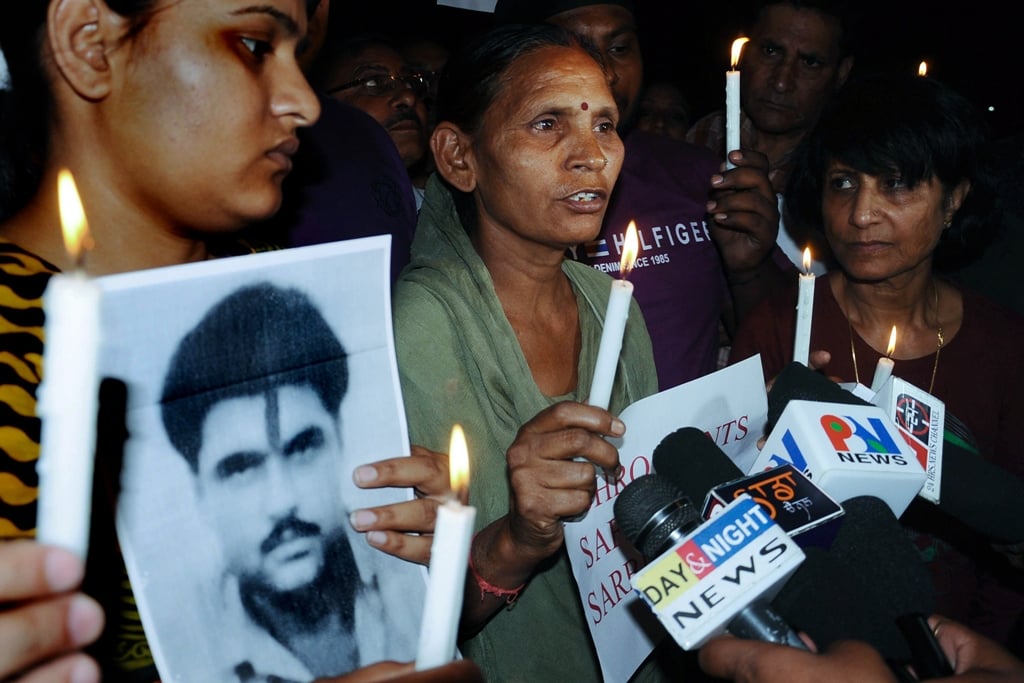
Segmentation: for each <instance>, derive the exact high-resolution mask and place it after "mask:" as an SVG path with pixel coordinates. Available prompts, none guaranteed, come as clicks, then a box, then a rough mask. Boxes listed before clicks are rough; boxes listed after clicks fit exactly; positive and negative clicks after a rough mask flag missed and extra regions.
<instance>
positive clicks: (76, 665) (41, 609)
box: [0, 541, 103, 683]
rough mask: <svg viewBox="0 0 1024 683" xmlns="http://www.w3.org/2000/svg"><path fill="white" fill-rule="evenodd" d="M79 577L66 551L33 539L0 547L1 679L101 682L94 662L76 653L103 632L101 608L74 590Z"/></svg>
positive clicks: (75, 560) (76, 562)
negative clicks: (11, 677) (20, 676)
mask: <svg viewBox="0 0 1024 683" xmlns="http://www.w3.org/2000/svg"><path fill="white" fill-rule="evenodd" d="M83 573H84V567H83V566H82V563H81V561H79V560H78V558H77V557H75V556H74V555H73V554H71V553H70V552H68V551H66V550H63V549H60V548H52V547H48V546H44V545H41V544H39V543H36V542H34V541H12V542H8V543H0V605H2V607H0V678H2V679H4V680H7V678H8V677H9V676H12V675H14V674H15V673H19V674H20V675H22V676H25V677H26V679H27V680H32V681H70V680H74V681H76V683H86V682H88V681H99V680H100V671H99V667H98V666H97V665H96V662H95V661H93V660H92V659H90V658H89V657H87V656H86V655H84V654H81V653H78V652H76V650H79V649H80V648H83V647H85V646H86V645H89V644H90V643H92V642H93V641H95V640H96V639H97V638H98V637H99V635H100V633H101V632H102V630H103V610H102V609H100V606H99V605H98V604H96V602H95V601H93V599H92V598H89V597H87V596H85V595H83V594H81V593H74V592H72V591H73V590H74V589H75V588H76V587H77V586H78V585H79V584H80V583H81V581H82V575H83ZM28 677H31V678H30V679H29V678H28ZM19 680H20V679H19Z"/></svg>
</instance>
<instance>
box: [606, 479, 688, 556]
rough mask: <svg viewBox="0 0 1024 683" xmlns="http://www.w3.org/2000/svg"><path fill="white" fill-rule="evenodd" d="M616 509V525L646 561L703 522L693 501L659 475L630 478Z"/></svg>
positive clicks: (616, 500) (616, 502) (619, 496)
mask: <svg viewBox="0 0 1024 683" xmlns="http://www.w3.org/2000/svg"><path fill="white" fill-rule="evenodd" d="M614 509H615V524H616V525H617V526H618V528H619V530H620V531H621V532H622V533H623V534H624V535H625V536H626V538H628V539H629V540H630V542H631V543H632V544H633V546H634V547H635V548H636V549H637V550H639V551H640V553H641V554H642V555H643V556H644V558H645V559H647V560H652V559H654V558H655V557H657V556H658V555H660V554H661V553H663V552H664V551H665V550H668V548H669V547H670V546H671V543H672V540H673V538H675V537H676V536H677V535H679V534H685V533H687V532H688V531H689V530H690V529H693V528H694V527H696V526H698V525H699V524H700V523H701V521H702V519H701V517H700V513H699V511H698V510H697V509H696V508H695V507H694V506H693V503H692V501H690V500H689V499H688V498H687V497H686V496H684V495H683V493H682V492H681V491H680V490H679V488H678V487H676V486H675V485H673V484H672V482H670V481H669V480H668V479H665V478H664V477H660V476H658V475H656V474H645V475H643V476H640V477H637V478H636V479H634V480H633V481H631V482H630V483H629V484H628V485H627V486H626V488H624V489H622V492H621V493H620V494H619V495H618V496H617V497H616V498H615V504H614Z"/></svg>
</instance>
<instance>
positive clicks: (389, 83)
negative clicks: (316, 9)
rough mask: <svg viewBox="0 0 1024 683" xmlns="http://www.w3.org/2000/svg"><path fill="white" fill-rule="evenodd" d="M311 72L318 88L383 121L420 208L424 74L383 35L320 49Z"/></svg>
mask: <svg viewBox="0 0 1024 683" xmlns="http://www.w3.org/2000/svg"><path fill="white" fill-rule="evenodd" d="M315 78H316V81H317V83H318V84H319V85H320V87H321V90H322V91H323V92H325V93H327V94H328V95H330V96H331V97H334V98H335V99H338V100H340V101H342V102H346V103H348V104H351V105H352V106H354V107H356V108H357V109H362V110H363V111H364V112H366V113H367V114H369V115H370V116H372V117H373V118H374V119H376V121H377V122H378V123H379V124H381V125H382V126H384V129H385V130H387V132H388V135H390V136H391V139H392V140H393V141H394V143H395V147H396V148H397V149H398V155H399V156H400V157H401V158H402V162H403V163H404V164H405V167H406V169H407V170H408V172H409V176H410V178H411V180H412V182H413V187H414V189H415V190H416V208H417V209H419V206H420V203H421V202H422V200H423V185H424V183H425V181H426V173H425V172H424V171H425V166H426V163H425V159H426V157H427V138H428V136H429V133H430V131H429V130H428V126H427V105H426V97H427V95H428V93H429V82H428V80H427V79H426V77H424V76H423V75H422V74H420V73H417V72H414V71H413V70H412V68H411V67H410V66H409V64H408V62H406V60H405V58H404V57H403V56H402V54H401V53H400V52H399V51H398V50H397V49H396V48H395V47H394V46H392V45H391V43H390V42H388V40H387V39H385V38H382V37H378V36H357V37H353V38H350V39H348V40H345V41H342V42H340V43H339V44H338V45H337V46H336V47H333V48H328V49H327V50H325V52H324V54H323V55H322V56H321V62H320V64H319V65H318V71H317V74H316V76H315ZM419 180H422V181H423V182H418V181H419Z"/></svg>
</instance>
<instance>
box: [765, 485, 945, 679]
mask: <svg viewBox="0 0 1024 683" xmlns="http://www.w3.org/2000/svg"><path fill="white" fill-rule="evenodd" d="M843 508H844V509H845V511H846V514H845V515H844V516H843V518H842V519H841V520H840V526H839V530H838V532H837V534H836V538H835V540H834V541H833V543H832V545H831V546H830V547H829V548H828V549H827V550H826V549H823V548H807V549H805V552H806V553H807V558H808V559H807V561H806V562H805V563H804V564H803V565H802V566H801V567H800V569H798V570H797V572H796V573H795V574H794V575H793V578H792V579H791V580H790V581H789V582H788V583H787V584H786V585H785V586H784V587H783V588H782V590H781V591H779V594H778V595H777V596H776V598H775V600H773V601H772V607H774V608H775V610H776V611H777V612H778V613H779V614H780V615H782V616H783V617H784V618H785V619H786V620H787V621H788V622H789V623H791V624H793V626H794V627H796V628H799V629H801V630H803V631H806V632H807V634H808V635H810V636H811V638H813V639H814V641H815V642H816V643H817V644H818V645H819V646H820V647H827V646H828V645H829V644H831V643H832V642H834V641H836V640H842V639H855V640H862V641H865V642H867V643H868V644H870V645H871V646H872V647H874V648H875V649H876V650H878V651H879V652H880V653H881V654H882V656H883V657H885V658H886V659H888V660H890V661H896V662H904V663H905V662H907V661H909V660H910V659H912V655H913V653H912V651H911V650H910V649H909V648H908V645H907V641H906V639H905V638H904V636H903V633H902V631H901V630H900V629H899V627H898V621H899V620H900V619H901V618H903V617H906V616H907V615H911V614H918V613H922V614H931V613H932V612H933V611H934V605H935V594H934V591H933V588H932V579H931V575H930V574H929V571H928V567H927V565H926V564H925V563H924V562H923V561H922V560H921V558H920V555H919V554H918V551H917V549H916V547H915V546H914V544H913V542H912V541H911V540H910V537H909V536H908V535H907V533H906V531H904V529H903V527H902V526H900V523H899V521H898V520H897V519H896V517H895V516H894V515H893V513H892V511H891V510H890V509H889V507H888V505H887V504H886V503H885V502H883V501H881V500H879V499H878V498H874V497H872V496H859V497H857V498H852V499H850V500H847V501H844V502H843Z"/></svg>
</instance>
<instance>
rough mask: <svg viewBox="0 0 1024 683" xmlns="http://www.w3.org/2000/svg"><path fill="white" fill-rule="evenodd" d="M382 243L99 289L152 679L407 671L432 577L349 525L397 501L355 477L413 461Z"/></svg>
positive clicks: (145, 275) (230, 263)
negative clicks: (120, 393) (366, 469)
mask: <svg viewBox="0 0 1024 683" xmlns="http://www.w3.org/2000/svg"><path fill="white" fill-rule="evenodd" d="M388 247H389V239H388V238H386V237H385V238H366V239H361V240H353V241H349V242H342V243H335V244H330V245H322V246H315V247H308V248H304V249H294V250H288V251H276V252H267V253H261V254H253V255H247V256H242V257H238V258H233V259H229V260H219V261H217V262H216V263H215V264H214V263H212V262H207V263H200V264H193V265H188V266H181V267H178V266H176V267H172V268H163V269H156V270H151V271H144V272H141V273H135V274H128V275H118V276H113V277H110V278H106V279H103V280H101V283H102V285H103V289H104V312H103V316H104V327H105V329H108V330H116V331H117V333H116V334H110V335H108V339H112V340H113V341H111V342H109V343H108V344H107V345H106V346H105V348H104V349H103V361H102V363H103V370H104V375H105V376H108V377H115V378H118V379H121V380H123V381H124V382H125V384H126V385H127V393H128V409H127V418H126V419H127V425H126V426H127V430H128V434H129V438H128V441H127V444H126V446H125V456H124V465H123V470H122V475H121V488H122V490H121V494H120V497H119V502H118V510H117V522H118V524H117V526H118V538H119V541H120V543H121V545H122V548H123V552H124V556H125V560H126V564H127V567H128V572H129V576H130V578H131V581H132V586H133V588H134V590H135V595H136V599H137V600H138V606H139V611H140V614H141V616H142V620H143V624H144V626H145V628H146V633H147V636H148V637H149V640H150V644H151V647H152V649H153V655H154V659H155V661H156V664H157V667H158V668H159V670H160V674H161V677H162V680H164V681H211V682H220V681H223V682H225V683H227V682H235V681H237V682H239V683H245V682H246V681H254V682H255V681H267V680H274V681H295V682H297V683H304V682H306V681H310V680H313V679H314V678H318V677H321V676H327V675H337V674H342V673H346V672H348V671H351V670H353V669H355V668H357V667H361V666H365V665H367V664H371V663H374V662H377V661H381V660H385V659H392V660H399V661H409V660H411V659H413V658H414V656H415V649H416V643H417V638H418V631H419V624H420V617H421V613H422V603H423V595H424V589H425V577H426V574H425V570H424V569H423V568H422V567H420V566H417V565H413V564H410V563H408V562H404V561H402V560H399V559H396V558H394V557H391V556H389V555H386V554H384V553H382V552H380V551H378V550H376V549H374V548H372V547H370V546H369V545H368V544H367V542H366V540H365V539H364V538H362V537H361V535H359V534H357V533H356V532H354V531H353V530H352V528H351V525H350V524H349V513H350V512H351V511H352V510H355V509H359V508H362V507H366V506H371V505H382V504H386V503H390V502H397V501H399V500H402V499H404V498H407V497H408V495H409V494H408V491H406V490H402V491H398V490H387V489H384V490H362V489H359V488H357V487H356V486H355V485H354V484H353V483H352V471H353V469H354V468H355V467H357V466H358V465H359V464H362V463H365V462H371V461H374V460H379V459H381V458H386V457H395V456H398V455H407V454H408V453H409V444H408V437H407V429H406V424H405V417H404V411H403V408H402V402H401V393H400V390H399V386H398V380H397V367H396V365H395V356H394V348H393V340H392V333H391V314H390V305H389V297H390V292H389V284H388V283H389V277H388V267H389V256H388V253H389V251H388ZM385 633H386V634H387V636H386V637H385Z"/></svg>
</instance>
